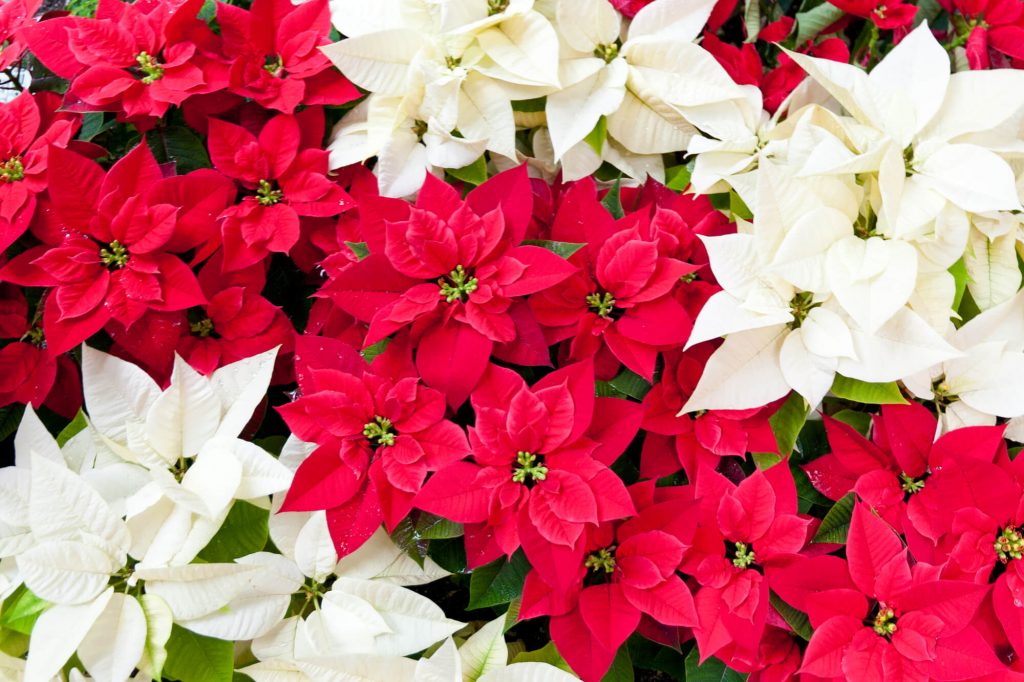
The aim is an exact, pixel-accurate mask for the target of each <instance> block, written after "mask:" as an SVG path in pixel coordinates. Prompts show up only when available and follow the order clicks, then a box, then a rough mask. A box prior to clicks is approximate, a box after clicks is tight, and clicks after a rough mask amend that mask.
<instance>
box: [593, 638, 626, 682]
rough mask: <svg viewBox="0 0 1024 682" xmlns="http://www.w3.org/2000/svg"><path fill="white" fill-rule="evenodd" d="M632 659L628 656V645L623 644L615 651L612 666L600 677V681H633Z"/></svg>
mask: <svg viewBox="0 0 1024 682" xmlns="http://www.w3.org/2000/svg"><path fill="white" fill-rule="evenodd" d="M633 679H634V675H633V661H632V660H631V659H630V657H629V647H627V646H626V645H625V644H623V645H622V646H620V647H619V650H618V651H617V652H616V653H615V660H613V661H612V667H610V668H608V672H606V673H605V674H604V677H602V678H601V682H633Z"/></svg>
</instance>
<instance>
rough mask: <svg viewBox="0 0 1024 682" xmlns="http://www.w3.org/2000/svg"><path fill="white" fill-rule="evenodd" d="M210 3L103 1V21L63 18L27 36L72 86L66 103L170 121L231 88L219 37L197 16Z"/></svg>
mask: <svg viewBox="0 0 1024 682" xmlns="http://www.w3.org/2000/svg"><path fill="white" fill-rule="evenodd" d="M202 5H203V2H202V0H172V1H171V2H149V3H135V4H128V3H124V2H120V1H119V0H101V1H100V3H99V4H98V5H97V8H96V18H95V19H87V18H84V17H70V16H68V17H58V18H56V19H49V20H47V21H42V22H39V23H38V24H35V25H34V26H31V27H28V28H26V29H25V30H24V33H23V34H24V36H25V38H26V40H27V42H28V45H29V47H30V48H31V50H32V52H33V53H34V54H36V55H37V56H38V57H39V58H40V60H41V61H42V62H43V63H44V64H45V65H46V66H47V68H49V69H50V70H51V71H53V72H54V73H56V74H57V75H58V76H60V77H62V78H66V79H68V80H69V81H71V86H70V88H69V89H68V93H67V95H66V97H65V103H66V105H68V106H70V107H72V108H74V109H78V110H85V111H89V110H97V109H99V110H114V111H123V112H124V114H125V115H126V116H128V117H129V118H137V117H145V116H163V115H164V114H165V113H166V112H167V109H168V107H170V106H171V105H180V104H181V103H182V102H184V101H185V100H186V99H187V98H188V97H191V96H193V95H197V94H201V93H207V92H213V91H215V90H218V89H220V88H222V87H223V86H224V76H225V75H226V74H225V73H224V67H223V66H222V65H221V64H220V63H219V62H218V61H217V60H216V59H214V58H213V55H212V54H210V52H211V49H212V46H213V45H214V44H215V43H216V38H215V36H214V34H213V33H212V32H211V31H210V30H209V28H208V27H207V26H206V24H205V23H203V22H201V21H199V20H198V19H197V18H196V14H197V13H198V12H199V10H200V8H201V7H202Z"/></svg>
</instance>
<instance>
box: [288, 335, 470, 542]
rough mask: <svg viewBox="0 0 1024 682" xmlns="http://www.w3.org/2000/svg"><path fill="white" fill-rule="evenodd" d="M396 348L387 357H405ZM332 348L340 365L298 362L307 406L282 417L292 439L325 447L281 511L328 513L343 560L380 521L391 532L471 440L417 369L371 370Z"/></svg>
mask: <svg viewBox="0 0 1024 682" xmlns="http://www.w3.org/2000/svg"><path fill="white" fill-rule="evenodd" d="M304 341H305V340H304ZM313 341H314V339H313V338H310V339H308V342H309V343H312V342H313ZM323 343H326V341H325V342H323ZM399 345H400V343H398V342H396V343H395V344H394V345H393V347H391V348H390V349H389V350H388V351H387V354H388V356H389V357H390V356H395V355H398V354H400V353H401V350H400V349H399V348H398V347H397V346H399ZM329 348H331V349H332V350H333V351H334V352H335V353H336V354H337V355H336V357H335V358H334V359H333V362H332V363H328V364H324V363H323V362H322V361H323V360H327V359H328V358H327V357H326V354H325V355H324V356H323V357H320V356H318V355H313V356H310V355H308V354H302V348H301V347H300V359H299V365H300V366H299V368H298V370H297V374H298V377H299V385H300V388H301V389H302V396H301V397H300V398H298V399H297V400H296V401H294V402H292V403H289V404H287V405H283V406H281V407H280V408H278V410H279V412H280V413H281V415H282V416H283V417H284V418H285V421H286V422H287V423H288V426H289V427H290V428H291V430H292V432H293V433H295V435H296V436H298V437H299V438H301V439H302V440H304V441H308V442H312V443H317V444H318V446H319V447H318V448H317V449H316V450H315V451H314V452H313V453H312V454H311V455H310V456H309V458H308V459H306V460H305V461H304V462H303V463H302V465H301V466H300V467H299V469H298V470H297V471H296V473H295V481H294V482H293V484H292V487H291V489H290V490H289V493H288V496H287V497H286V498H285V501H284V503H283V504H282V506H281V510H282V511H286V512H287V511H313V510H317V509H326V510H327V522H328V527H329V528H330V532H331V536H332V537H333V538H334V542H335V546H336V547H337V550H338V554H339V556H345V555H346V554H348V553H349V552H352V551H354V550H355V549H358V548H359V547H360V546H361V545H362V544H363V543H364V542H365V541H366V539H367V538H369V537H370V535H371V534H372V533H373V532H374V531H375V530H376V529H377V527H378V526H380V523H381V521H384V523H385V524H386V526H387V527H388V528H389V529H391V530H393V529H394V528H395V526H396V525H397V524H398V522H399V521H401V520H402V518H404V517H405V516H406V515H407V514H408V513H409V510H410V509H411V508H412V504H413V499H414V498H415V496H416V494H417V493H419V491H420V489H421V488H422V486H423V482H424V480H425V479H426V477H427V474H428V473H429V472H431V471H437V470H438V469H442V468H444V467H445V466H447V465H449V464H451V463H452V462H453V461H456V460H459V459H462V458H463V457H465V456H466V455H468V454H469V452H470V447H469V443H468V442H467V440H466V434H465V432H464V431H463V430H462V429H461V428H459V427H458V426H457V425H456V424H455V423H453V422H451V421H449V420H448V419H446V418H445V409H446V408H445V400H444V396H443V395H442V394H441V393H440V392H438V391H436V390H434V389H431V388H427V387H426V386H424V385H423V384H422V383H420V381H419V378H418V377H417V376H416V374H415V370H413V368H412V366H411V362H410V363H408V364H405V363H400V364H399V366H398V368H397V369H394V368H392V367H390V366H385V363H386V360H385V359H384V358H378V359H377V360H376V366H374V367H367V364H366V362H365V361H364V360H363V358H362V357H361V356H360V355H359V354H358V353H357V352H356V351H355V350H354V349H351V348H348V347H346V346H344V345H343V344H340V343H335V344H331V345H330V346H329ZM378 366H379V367H381V368H382V369H383V371H381V369H377V367H378ZM388 370H393V371H388Z"/></svg>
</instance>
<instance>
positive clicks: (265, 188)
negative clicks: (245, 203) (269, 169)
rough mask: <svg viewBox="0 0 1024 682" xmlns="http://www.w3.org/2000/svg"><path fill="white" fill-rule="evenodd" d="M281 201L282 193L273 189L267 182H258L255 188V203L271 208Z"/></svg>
mask: <svg viewBox="0 0 1024 682" xmlns="http://www.w3.org/2000/svg"><path fill="white" fill-rule="evenodd" d="M281 199H284V192H282V191H281V190H279V189H274V185H272V184H271V183H270V181H269V180H260V182H259V185H258V186H257V187H256V201H258V202H260V204H261V205H263V206H273V205H274V204H276V203H277V202H279V201H281Z"/></svg>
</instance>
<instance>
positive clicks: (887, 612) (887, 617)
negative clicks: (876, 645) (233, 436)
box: [872, 604, 896, 637]
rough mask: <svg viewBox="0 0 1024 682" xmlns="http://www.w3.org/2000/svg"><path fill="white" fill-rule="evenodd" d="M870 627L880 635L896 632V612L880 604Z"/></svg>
mask: <svg viewBox="0 0 1024 682" xmlns="http://www.w3.org/2000/svg"><path fill="white" fill-rule="evenodd" d="M872 629H873V630H874V631H875V632H876V633H878V634H879V635H881V636H882V637H890V636H891V635H892V634H893V633H894V632H896V612H895V611H893V610H892V609H890V608H888V607H886V606H885V604H882V605H880V606H879V608H878V613H877V614H875V622H874V624H873V626H872Z"/></svg>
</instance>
